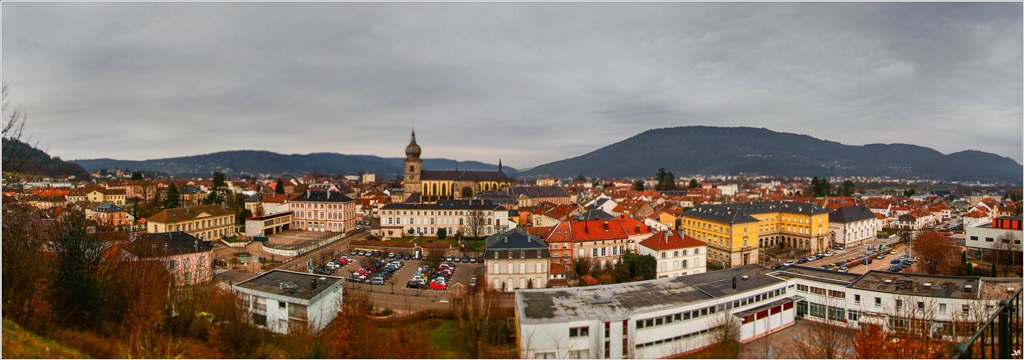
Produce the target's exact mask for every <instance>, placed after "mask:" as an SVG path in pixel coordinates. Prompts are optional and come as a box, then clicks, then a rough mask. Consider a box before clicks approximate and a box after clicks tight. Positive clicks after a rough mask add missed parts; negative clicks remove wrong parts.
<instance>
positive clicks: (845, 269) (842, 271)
mask: <svg viewBox="0 0 1024 360" xmlns="http://www.w3.org/2000/svg"><path fill="white" fill-rule="evenodd" d="M836 271H838V272H841V273H844V272H850V269H848V268H847V267H845V266H843V267H841V268H839V269H836Z"/></svg>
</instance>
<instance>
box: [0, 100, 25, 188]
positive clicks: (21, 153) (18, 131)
mask: <svg viewBox="0 0 1024 360" xmlns="http://www.w3.org/2000/svg"><path fill="white" fill-rule="evenodd" d="M10 95H11V94H10V92H9V85H8V84H7V83H4V84H3V89H2V95H0V102H2V103H3V110H2V112H3V113H4V114H5V115H6V116H4V119H3V140H4V141H3V156H2V158H3V160H2V162H3V176H4V178H5V179H4V180H5V181H4V182H3V191H7V190H9V189H10V187H11V186H12V181H11V180H12V179H9V178H8V176H9V175H14V174H17V173H18V172H20V171H21V170H22V169H23V168H24V167H25V165H26V164H28V162H29V160H30V159H29V157H30V156H29V155H30V154H31V152H30V151H28V149H27V147H24V146H18V143H26V144H27V143H28V142H29V141H30V139H29V138H27V137H26V136H25V132H24V131H25V119H26V118H27V117H26V115H25V111H24V110H23V109H21V108H13V109H10V108H9V106H10V102H11V98H10Z"/></svg>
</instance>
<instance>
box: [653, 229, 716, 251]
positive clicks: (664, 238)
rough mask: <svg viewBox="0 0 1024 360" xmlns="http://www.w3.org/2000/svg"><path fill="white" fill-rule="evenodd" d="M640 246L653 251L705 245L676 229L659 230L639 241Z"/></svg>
mask: <svg viewBox="0 0 1024 360" xmlns="http://www.w3.org/2000/svg"><path fill="white" fill-rule="evenodd" d="M640 246H643V247H646V248H648V249H651V250H654V251H664V250H676V249H683V248H691V247H700V246H707V245H705V244H704V242H702V241H700V240H697V239H694V238H692V237H690V236H686V235H682V234H680V233H679V232H677V231H659V232H656V233H654V234H653V235H651V236H650V237H648V238H647V239H644V240H643V241H641V242H640Z"/></svg>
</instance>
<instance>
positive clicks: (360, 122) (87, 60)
mask: <svg viewBox="0 0 1024 360" xmlns="http://www.w3.org/2000/svg"><path fill="white" fill-rule="evenodd" d="M2 11H3V19H2V20H3V21H2V23H3V24H2V28H3V29H2V31H3V54H2V60H3V65H2V75H3V81H4V82H7V83H9V84H10V87H11V89H10V90H11V93H10V98H11V102H12V104H15V105H18V106H21V107H23V108H24V109H25V110H27V112H28V115H29V118H28V123H27V126H26V131H27V132H28V133H30V134H31V137H32V140H34V141H38V143H39V146H40V147H41V148H44V149H48V150H49V152H50V154H51V155H55V156H61V157H62V158H64V159H92V158H104V157H109V158H115V159H126V160H142V159H155V158H165V157H177V156H187V155H197V154H204V153H211V152H217V151H225V150H246V149H249V150H268V151H274V152H279V153H285V154H296V153H297V154H305V153H311V152H337V153H345V154H371V155H378V156H383V157H404V152H403V151H404V148H405V145H406V144H407V143H408V141H409V130H410V128H411V127H412V126H413V123H414V122H415V126H416V133H417V140H418V142H419V144H420V145H421V146H422V147H423V157H430V158H435V157H444V158H452V159H456V160H478V161H485V162H490V163H495V162H497V161H498V158H499V157H500V158H502V159H503V160H504V163H505V164H506V165H510V166H513V167H519V168H524V167H532V166H536V165H540V164H543V163H547V162H551V161H556V160H561V159H564V158H568V157H574V156H578V155H582V154H585V153H587V152H590V151H593V150H596V149H598V148H601V147H603V146H606V145H609V144H612V143H615V142H618V141H621V140H624V139H626V138H628V137H630V136H633V135H635V134H638V133H640V132H643V131H646V130H648V129H652V128H663V127H676V126H688V125H710V126H752V127H764V128H768V129H771V130H774V131H780V132H791V133H797V134H807V135H811V136H814V137H817V138H820V139H826V140H832V141H837V142H841V143H844V144H850V145H863V144H869V143H910V144H916V145H922V146H928V147H932V148H934V149H936V150H938V151H941V152H943V153H951V152H957V151H962V150H967V149H977V150H982V151H987V152H992V153H996V154H998V155H1001V156H1007V157H1010V158H1012V159H1014V160H1016V161H1017V162H1021V158H1022V152H1024V135H1022V133H1024V125H1022V124H1024V113H1022V97H1024V85H1022V84H1024V80H1022V79H1024V75H1022V68H1024V60H1022V54H1024V50H1022V42H1024V39H1022V34H1024V25H1022V8H1021V4H1020V3H996V4H953V3H939V4H918V3H911V4H807V3H797V4H736V3H733V4H698V3H653V4H609V3H597V4H593V3H591V4H581V3H564V4H539V3H527V4H494V3H486V4H472V3H454V4H452V3H448V4H436V3H431V4H425V3H418V4H395V3H389V4H362V3H305V4H299V3H248V4H246V3H180V4H174V3H148V4H146V3H144V4H122V3H43V4H31V3H4V4H2ZM5 116H6V114H5ZM680 141H685V139H680ZM665 145H666V146H671V144H665Z"/></svg>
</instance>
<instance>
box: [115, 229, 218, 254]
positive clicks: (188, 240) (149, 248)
mask: <svg viewBox="0 0 1024 360" xmlns="http://www.w3.org/2000/svg"><path fill="white" fill-rule="evenodd" d="M125 250H127V251H128V252H130V253H132V254H133V255H135V256H138V257H140V258H149V257H162V256H172V255H182V254H192V253H198V252H208V251H210V250H213V243H212V242H209V241H203V240H200V239H199V238H197V237H195V236H192V235H190V234H188V233H186V232H182V231H175V232H168V233H149V234H141V235H139V237H138V238H137V239H136V240H135V241H132V243H131V245H129V246H128V248H127V249H125Z"/></svg>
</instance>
